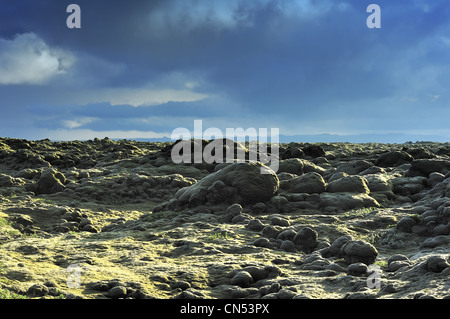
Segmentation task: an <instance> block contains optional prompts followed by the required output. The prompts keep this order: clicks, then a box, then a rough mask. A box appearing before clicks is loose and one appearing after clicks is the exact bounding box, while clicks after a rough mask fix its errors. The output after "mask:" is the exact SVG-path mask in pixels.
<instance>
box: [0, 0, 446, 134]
mask: <svg viewBox="0 0 450 319" xmlns="http://www.w3.org/2000/svg"><path fill="white" fill-rule="evenodd" d="M72 2H74V3H77V4H79V5H80V7H81V9H82V28H81V29H78V30H69V29H68V28H67V27H66V26H65V19H66V17H67V15H68V14H67V13H66V12H65V9H66V7H67V5H68V4H69V3H72ZM374 2H375V3H378V4H380V6H381V8H382V28H381V29H379V30H370V29H368V28H367V26H366V18H367V16H368V13H367V12H366V8H367V5H368V4H370V3H374ZM449 18H450V9H449V7H448V4H447V3H446V1H442V0H441V1H433V2H430V1H425V0H423V1H422V0H414V1H406V0H398V1H386V0H379V1H369V0H364V1H359V0H354V1H350V0H348V1H331V0H322V1H314V0H309V1H308V0H285V1H283V0H259V1H239V0H231V1H176V0H170V1H169V0H166V1H162V0H161V1H137V0H134V1H88V0H74V1H51V0H42V1H32V0H24V1H10V2H7V4H6V5H5V4H2V10H0V21H2V23H1V24H0V39H3V40H4V42H3V43H4V45H5V46H6V47H8V48H9V49H10V51H11V52H15V51H13V50H12V49H11V47H12V43H14V44H16V43H17V40H14V39H15V36H16V34H20V35H23V34H27V33H30V34H33V35H35V38H34V39H35V43H37V42H39V41H41V42H42V43H44V44H45V46H46V48H47V49H46V51H48V52H50V53H51V54H50V56H51V57H52V58H53V59H58V61H65V62H66V63H65V64H64V71H65V72H60V73H57V72H56V71H55V69H54V68H53V69H52V68H50V67H49V64H48V63H47V64H45V65H44V66H45V68H44V66H43V65H37V66H35V67H36V69H39V68H41V69H43V70H45V71H48V72H47V73H43V77H39V78H37V79H35V78H32V79H31V80H30V79H28V78H26V77H19V79H18V80H16V82H20V80H23V81H25V80H28V82H27V83H28V85H20V84H17V85H16V86H15V87H14V88H13V87H12V86H11V85H9V86H2V85H0V94H2V96H3V99H4V101H5V102H7V103H5V105H6V104H8V105H10V106H9V107H16V108H21V107H22V108H23V107H26V110H28V111H26V110H24V112H29V113H28V114H30V116H31V117H33V116H35V117H36V118H37V114H38V113H39V111H41V112H42V113H45V112H48V113H52V112H53V113H52V114H53V115H54V117H53V119H54V120H53V124H52V125H50V121H51V118H50V117H48V118H47V120H46V121H41V122H40V124H39V126H40V127H42V126H47V127H50V126H51V127H52V128H55V127H62V126H64V125H66V126H67V123H69V124H70V125H72V124H74V123H73V122H70V121H71V120H70V117H76V118H78V119H94V118H95V121H94V120H92V121H88V120H86V121H82V120H80V121H79V122H77V123H78V124H77V125H72V127H77V128H78V127H86V128H87V127H88V128H90V129H94V130H95V129H97V130H102V129H113V128H115V129H123V130H128V129H131V128H132V127H133V128H134V129H136V127H138V128H139V129H142V130H145V121H144V120H145V119H151V118H152V117H167V118H170V117H175V116H178V117H180V118H181V117H186V118H189V119H191V118H193V117H197V118H211V117H221V118H223V119H224V122H227V121H228V123H236V125H238V123H239V121H243V120H248V121H250V120H251V119H252V118H254V119H255V121H260V120H261V118H262V117H267V119H268V120H267V122H266V123H265V124H267V125H269V124H270V119H275V118H277V121H279V122H277V123H284V125H285V126H286V128H287V129H289V130H294V128H298V129H299V130H301V129H303V128H304V127H305V123H306V122H309V123H310V126H311V127H313V126H314V127H315V129H316V130H317V131H321V132H327V131H339V130H346V129H348V125H349V123H357V124H352V127H353V128H358V129H359V130H364V129H367V128H368V126H370V129H371V130H376V129H383V130H388V129H390V128H392V129H396V130H397V129H413V128H414V126H417V125H416V123H417V122H418V119H420V116H422V117H423V116H425V118H428V119H429V121H434V123H438V125H439V126H440V127H441V128H444V127H445V125H444V124H443V123H442V121H441V118H445V115H448V113H449V111H448V109H447V108H446V107H445V106H446V105H447V104H446V103H447V101H448V97H449V92H448V85H447V83H449V80H450V79H449V74H450V72H448V71H450V63H449V62H448V56H449V53H450V37H449V36H447V35H448V34H450V28H449V25H450V24H449V22H448V21H450V20H449ZM31 38H32V37H31V36H28V37H24V38H22V39H31ZM6 40H8V41H9V42H5V41H6ZM14 41H15V42H14ZM29 41H30V40H29ZM35 43H34V46H35ZM39 43H40V42H39ZM34 46H32V47H34ZM0 57H1V52H0ZM69 62H70V63H69ZM44 75H46V77H44ZM33 81H34V82H33ZM5 82H6V81H5ZM24 83H25V82H24ZM33 83H39V84H40V85H41V86H40V87H39V89H36V88H35V87H33V85H29V84H33ZM129 88H134V89H136V90H144V91H145V90H150V91H151V93H152V94H153V93H154V92H157V91H158V90H162V89H171V90H177V92H180V91H181V92H183V94H181V95H178V96H177V97H176V98H174V99H172V100H170V99H167V101H163V102H162V103H154V102H151V104H152V105H153V106H151V107H148V108H147V107H146V108H141V107H139V108H135V107H132V106H129V105H128V106H126V105H123V106H120V105H119V106H118V105H111V104H121V103H120V102H121V101H126V100H127V99H130V95H132V94H133V92H131V93H130V92H124V94H123V96H114V98H115V99H116V102H114V101H113V100H112V99H113V97H111V99H110V100H107V99H106V98H98V96H105V95H106V94H107V93H108V92H112V91H108V90H114V89H116V90H117V91H116V94H115V95H119V93H120V92H122V91H120V90H122V89H129ZM87 90H89V92H87ZM187 91H189V92H192V93H195V94H198V96H197V97H193V96H192V95H190V94H188V93H189V92H187ZM24 92H26V94H24ZM105 92H106V93H105ZM186 92H187V93H186ZM125 93H126V94H125ZM144 93H145V92H144ZM154 94H156V95H158V94H157V93H154ZM148 99H149V101H154V100H155V98H154V97H149V98H148ZM141 100H142V103H144V102H145V101H146V99H145V98H141ZM117 101H118V102H117ZM219 101H220V102H219ZM164 102H165V103H164ZM167 102H168V103H167ZM130 103H131V102H130ZM139 103H140V102H139V101H138V102H136V101H135V102H134V104H136V105H138V104H139ZM87 105H88V106H89V105H90V106H91V107H90V108H89V107H85V108H83V106H87ZM227 105H228V106H229V107H228V108H227V107H226V106H227ZM44 106H45V107H44ZM74 106H80V107H79V108H76V107H74ZM1 107H2V108H4V107H5V106H4V105H3V106H1ZM30 109H32V110H33V112H30V111H29V110H30ZM424 109H427V110H428V112H424V111H423V110H424ZM86 110H88V111H86ZM433 112H434V113H439V114H440V116H439V117H436V118H435V117H433V116H432V114H434V113H433ZM5 113H6V114H9V113H10V111H8V112H5ZM88 113H90V114H88ZM405 115H407V116H409V117H410V118H409V120H405V119H403V120H402V117H404V116H405ZM48 116H50V115H49V114H48ZM119 116H120V118H121V119H122V121H121V120H119ZM388 117H389V118H388ZM112 119H114V120H112ZM116 119H117V120H116ZM136 119H142V121H141V122H140V123H141V124H136V123H137V120H136ZM67 121H69V122H67ZM149 121H150V120H149ZM150 122H151V121H150ZM142 123H144V124H142ZM314 123H315V124H314ZM323 123H327V124H326V125H325V124H323ZM364 123H366V124H364ZM367 123H370V124H367ZM374 123H377V125H375V124H374ZM70 125H69V126H70ZM332 125H334V127H333V126H332ZM254 126H257V125H256V123H255V124H254ZM429 128H430V129H432V128H433V126H430V127H429Z"/></svg>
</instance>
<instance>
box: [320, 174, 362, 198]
mask: <svg viewBox="0 0 450 319" xmlns="http://www.w3.org/2000/svg"><path fill="white" fill-rule="evenodd" d="M327 192H330V193H342V192H348V193H363V194H369V192H370V191H369V187H368V186H367V181H366V179H365V178H363V177H361V176H357V175H350V176H346V177H343V178H340V179H338V180H335V181H332V182H331V183H329V184H328V185H327Z"/></svg>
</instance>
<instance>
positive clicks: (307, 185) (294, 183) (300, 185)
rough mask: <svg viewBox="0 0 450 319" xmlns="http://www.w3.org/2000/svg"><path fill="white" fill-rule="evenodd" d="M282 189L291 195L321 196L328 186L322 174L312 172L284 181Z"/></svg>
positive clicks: (281, 185)
mask: <svg viewBox="0 0 450 319" xmlns="http://www.w3.org/2000/svg"><path fill="white" fill-rule="evenodd" d="M280 187H281V188H282V189H284V190H286V191H288V192H291V193H307V194H314V193H317V194H320V193H322V192H324V191H325V188H326V184H325V180H324V179H323V177H322V176H321V175H320V174H318V173H315V172H311V173H306V174H303V175H301V176H298V177H295V178H293V179H290V180H288V181H284V182H282V183H281V184H280Z"/></svg>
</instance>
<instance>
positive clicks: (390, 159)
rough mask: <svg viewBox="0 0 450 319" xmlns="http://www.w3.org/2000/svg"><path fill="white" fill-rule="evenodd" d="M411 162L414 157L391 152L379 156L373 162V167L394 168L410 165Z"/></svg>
mask: <svg viewBox="0 0 450 319" xmlns="http://www.w3.org/2000/svg"><path fill="white" fill-rule="evenodd" d="M413 160H414V157H412V156H411V155H410V154H408V153H406V152H404V151H391V152H387V153H384V154H381V155H380V156H379V157H378V158H377V160H376V161H375V165H377V166H381V167H394V166H399V165H402V164H407V163H411V162H412V161H413Z"/></svg>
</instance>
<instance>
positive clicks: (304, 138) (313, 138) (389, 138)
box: [131, 134, 450, 144]
mask: <svg viewBox="0 0 450 319" xmlns="http://www.w3.org/2000/svg"><path fill="white" fill-rule="evenodd" d="M131 140H134V141H138V142H172V140H171V139H170V137H166V136H165V137H160V138H133V139H131ZM269 142H270V138H269ZM291 142H297V143H386V144H404V143H407V142H413V143H414V142H436V143H450V137H445V136H439V135H408V134H358V135H337V134H316V135H280V143H291Z"/></svg>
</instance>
